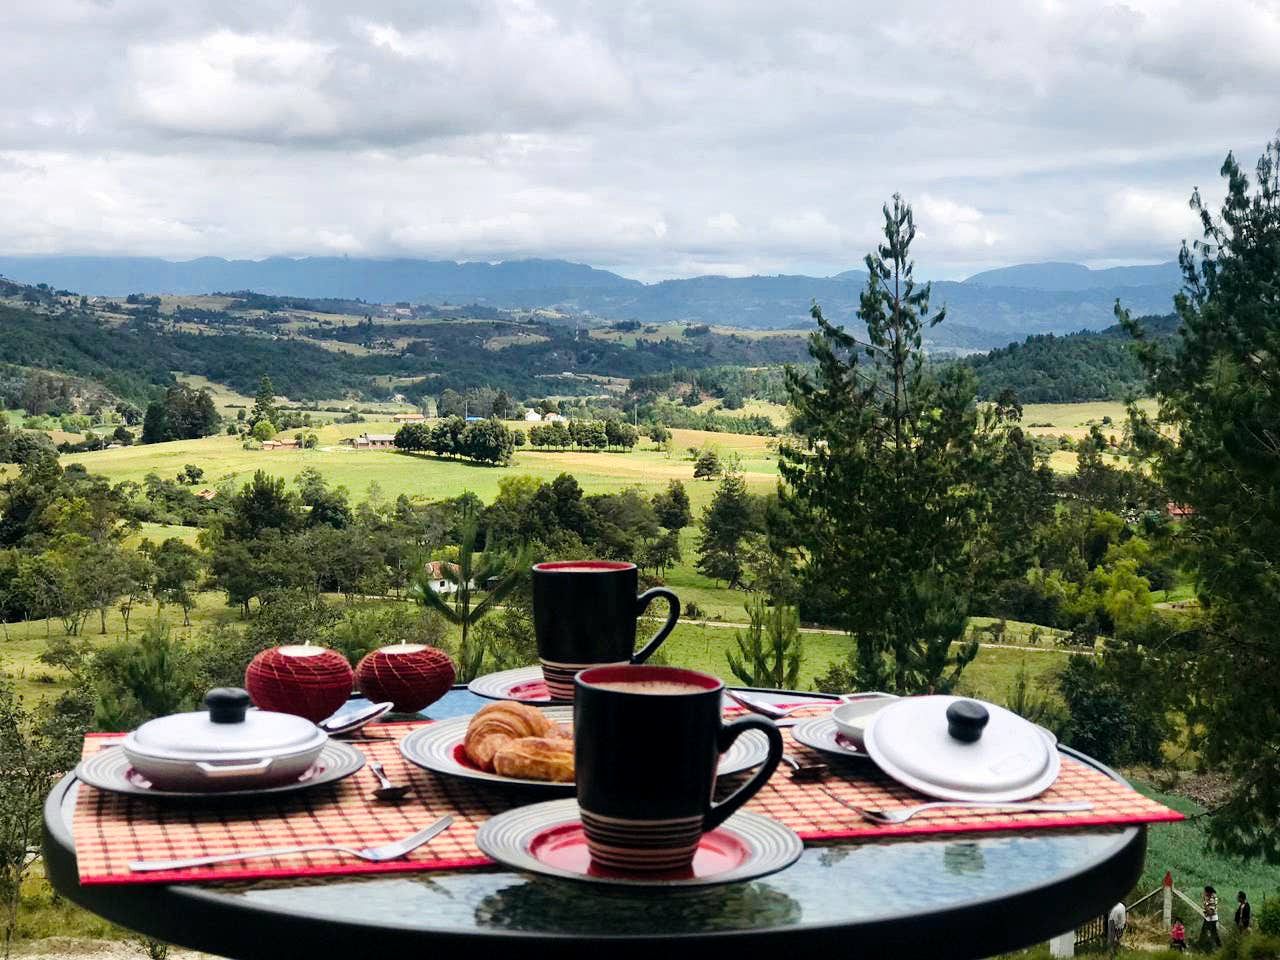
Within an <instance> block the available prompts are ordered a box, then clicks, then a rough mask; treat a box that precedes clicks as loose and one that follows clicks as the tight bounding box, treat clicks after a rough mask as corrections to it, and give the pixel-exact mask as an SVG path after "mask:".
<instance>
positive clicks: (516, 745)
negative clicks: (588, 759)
mask: <svg viewBox="0 0 1280 960" xmlns="http://www.w3.org/2000/svg"><path fill="white" fill-rule="evenodd" d="M493 771H494V773H497V774H499V775H500V776H503V777H520V778H521V779H524V780H551V781H554V782H556V783H572V782H573V741H572V740H570V739H569V738H568V737H563V736H558V737H521V738H520V739H519V740H512V741H510V742H509V743H507V744H505V745H504V746H503V747H502V748H501V749H499V750H498V752H497V753H495V754H494V755H493Z"/></svg>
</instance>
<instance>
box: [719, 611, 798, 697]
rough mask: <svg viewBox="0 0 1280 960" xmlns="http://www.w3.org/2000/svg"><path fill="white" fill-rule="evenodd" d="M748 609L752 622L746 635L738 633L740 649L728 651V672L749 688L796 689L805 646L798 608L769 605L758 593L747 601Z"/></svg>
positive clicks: (726, 655)
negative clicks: (801, 635) (796, 609)
mask: <svg viewBox="0 0 1280 960" xmlns="http://www.w3.org/2000/svg"><path fill="white" fill-rule="evenodd" d="M746 610H747V616H748V618H749V619H750V623H749V625H748V626H747V630H746V633H743V632H742V631H741V630H739V631H737V635H736V638H735V639H736V640H737V649H736V650H726V651H725V659H726V660H728V662H729V670H730V671H732V673H733V675H734V676H735V677H737V678H738V680H740V681H741V682H742V683H744V684H746V685H747V686H749V687H770V688H773V689H776V690H794V689H796V685H797V684H798V683H799V681H800V661H801V659H802V658H803V656H804V646H803V643H802V642H801V638H800V618H799V617H798V616H797V615H796V611H795V608H794V607H788V606H785V605H783V604H779V603H775V604H774V605H773V606H770V605H769V604H768V603H767V602H766V601H765V598H764V597H762V596H760V595H759V594H755V595H753V596H752V597H751V599H750V600H748V601H747V604H746Z"/></svg>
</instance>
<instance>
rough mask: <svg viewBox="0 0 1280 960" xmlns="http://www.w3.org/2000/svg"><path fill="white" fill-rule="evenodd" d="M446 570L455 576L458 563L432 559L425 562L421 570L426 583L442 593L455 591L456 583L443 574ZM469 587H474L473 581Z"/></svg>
mask: <svg viewBox="0 0 1280 960" xmlns="http://www.w3.org/2000/svg"><path fill="white" fill-rule="evenodd" d="M446 571H447V572H448V573H449V574H451V575H452V576H453V577H457V575H458V565H457V564H456V563H446V562H445V561H443V560H432V561H430V562H429V563H427V565H426V566H425V567H424V568H423V572H424V573H425V574H426V575H427V585H428V586H430V587H431V589H432V590H434V591H435V592H436V593H439V594H442V595H448V594H454V593H457V592H458V585H457V584H456V583H454V582H453V580H451V579H449V577H447V576H445V573H446ZM471 589H472V590H475V589H476V585H475V583H474V582H473V583H472V584H471Z"/></svg>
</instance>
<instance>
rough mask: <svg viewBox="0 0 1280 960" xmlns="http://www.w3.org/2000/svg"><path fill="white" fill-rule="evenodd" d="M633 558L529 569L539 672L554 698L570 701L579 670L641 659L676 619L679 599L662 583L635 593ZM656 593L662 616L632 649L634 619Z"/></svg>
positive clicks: (637, 579) (568, 562) (636, 579)
mask: <svg viewBox="0 0 1280 960" xmlns="http://www.w3.org/2000/svg"><path fill="white" fill-rule="evenodd" d="M639 583H640V575H639V571H638V570H637V569H636V565H635V564H634V563H620V562H615V561H611V560H565V561H559V562H555V563H539V564H535V565H534V568H533V628H534V633H535V635H536V636H537V641H538V659H539V660H540V661H541V662H542V676H543V679H544V680H545V681H546V684H547V691H548V692H549V693H550V694H551V698H552V699H553V700H572V699H573V695H574V686H573V678H574V675H575V674H576V673H577V672H578V671H579V670H585V669H586V668H587V667H591V666H595V665H597V664H605V663H643V662H644V661H645V660H647V659H648V658H649V657H650V656H651V655H652V654H653V652H654V651H655V650H657V649H658V646H659V645H660V644H661V643H662V641H663V640H665V639H666V638H667V635H668V634H669V633H671V631H672V629H673V628H674V627H675V625H676V621H677V620H679V618H680V598H679V597H677V596H676V595H675V594H674V593H672V592H671V591H670V590H668V589H666V588H665V587H655V588H654V589H652V590H646V591H645V592H644V593H642V594H640V595H639V596H636V591H637V589H638V588H639ZM659 597H661V598H662V599H664V600H666V601H667V604H668V606H669V610H668V611H667V621H666V623H664V624H663V625H662V629H660V630H659V631H658V632H657V634H655V635H654V636H653V637H652V638H651V639H650V640H649V641H648V642H647V643H646V644H645V645H644V647H643V648H642V649H640V650H639V651H636V620H637V619H638V618H639V617H640V615H641V614H642V613H644V611H645V608H646V607H648V606H649V604H650V603H651V602H652V601H654V600H655V599H657V598H659Z"/></svg>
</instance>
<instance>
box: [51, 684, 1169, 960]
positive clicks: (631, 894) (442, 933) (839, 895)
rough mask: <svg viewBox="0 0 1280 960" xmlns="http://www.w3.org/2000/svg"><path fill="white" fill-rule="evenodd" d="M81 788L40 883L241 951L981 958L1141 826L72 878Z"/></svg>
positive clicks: (1111, 888)
mask: <svg viewBox="0 0 1280 960" xmlns="http://www.w3.org/2000/svg"><path fill="white" fill-rule="evenodd" d="M778 696H780V697H781V696H782V695H778ZM793 699H794V697H793ZM486 702H488V701H484V700H480V699H479V698H477V697H475V696H474V695H473V694H470V693H468V692H467V691H465V690H462V689H455V690H453V691H451V692H450V693H449V694H447V695H446V696H445V698H444V699H442V700H441V701H439V702H438V703H436V704H434V705H432V707H431V708H430V709H429V710H428V711H427V712H426V715H428V716H430V717H432V718H437V719H438V718H442V717H446V716H456V715H459V714H468V713H471V712H474V711H475V710H476V709H478V708H479V707H480V706H482V705H483V704H484V703H486ZM1060 749H1063V751H1064V752H1065V753H1069V754H1071V755H1072V756H1075V757H1077V758H1079V759H1082V760H1084V761H1085V762H1088V763H1094V761H1092V760H1090V759H1089V758H1087V757H1083V756H1082V755H1080V754H1078V753H1074V752H1073V751H1070V750H1067V749H1066V748H1060ZM1094 765H1095V766H1097V767H1098V768H1099V769H1101V770H1103V771H1104V772H1107V773H1108V774H1109V775H1111V776H1115V774H1113V773H1111V771H1109V770H1106V768H1105V767H1102V766H1101V765H1100V764H1096V763H1094ZM79 789H82V787H81V785H80V784H79V782H78V781H76V779H75V778H74V776H71V775H68V776H67V777H65V778H64V779H63V780H62V781H61V782H59V783H58V785H57V786H56V787H55V789H54V790H53V792H52V793H51V794H50V795H49V797H48V799H47V801H46V803H45V811H44V820H45V840H44V854H45V870H46V873H47V875H48V877H49V880H50V882H51V883H52V884H53V886H54V887H55V888H56V889H57V890H58V891H59V892H60V893H61V894H62V895H63V896H65V897H66V898H67V899H69V900H71V901H72V902H74V903H77V904H79V905H80V906H82V907H84V908H85V909H87V910H90V911H92V912H93V913H96V914H99V915H100V916H102V917H105V918H107V919H108V920H111V921H114V922H116V923H118V924H120V925H122V926H125V927H129V928H131V929H133V930H137V931H139V932H141V933H144V934H147V935H149V936H152V937H154V938H156V939H159V940H163V941H166V942H169V943H174V944H178V945H181V946H184V947H191V948H194V949H197V950H203V951H206V952H209V953H214V954H219V955H222V956H227V957H242V958H257V957H262V958H268V957H269V958H286V957H308V958H312V960H314V958H315V957H317V956H333V955H336V954H339V953H342V954H348V955H351V956H361V957H377V956H379V955H383V954H385V955H390V956H395V955H399V954H401V953H402V952H404V954H405V955H408V952H409V951H412V952H413V953H414V954H422V953H423V952H426V951H430V953H431V954H432V955H434V956H440V957H450V956H468V955H472V956H495V955H496V951H497V950H500V949H509V950H511V951H513V952H512V954H511V956H513V957H520V958H523V957H528V956H556V957H559V958H570V957H595V958H599V957H601V956H602V955H603V954H604V952H606V951H609V950H616V949H624V950H625V949H627V948H630V947H641V946H646V947H649V948H651V949H656V950H660V951H661V955H662V957H663V958H664V960H670V958H676V957H694V956H697V957H705V956H707V955H709V952H711V951H715V952H716V955H721V954H720V951H732V952H733V953H734V954H736V955H740V956H779V955H781V952H782V951H788V952H789V951H795V950H798V949H805V950H814V949H832V950H835V949H840V950H842V951H848V950H854V951H857V952H858V953H860V954H862V955H866V956H877V955H899V956H915V955H927V956H930V957H937V958H941V957H982V956H990V955H991V954H994V953H999V952H1002V951H1006V950H1011V949H1016V948H1018V947H1022V946H1026V945H1029V944H1032V943H1036V942H1039V941H1042V940H1047V939H1048V938H1049V937H1051V936H1054V935H1056V934H1058V933H1061V932H1062V931H1064V930H1069V929H1072V928H1073V927H1074V926H1076V925H1077V924H1078V923H1080V922H1082V921H1083V920H1085V919H1087V918H1089V917H1094V916H1098V915H1099V914H1101V913H1104V912H1105V911H1106V910H1107V909H1108V908H1110V907H1111V905H1112V904H1114V903H1115V902H1116V901H1118V900H1120V899H1121V898H1122V897H1123V896H1124V894H1125V893H1127V892H1128V891H1129V889H1130V888H1131V887H1132V886H1133V884H1134V883H1135V882H1136V881H1137V879H1138V876H1139V874H1140V873H1141V871H1142V863H1143V857H1144V854H1145V852H1146V830H1145V828H1142V827H1117V828H1087V829H1081V830H1073V831H1044V832H1040V833H1033V834H1028V835H1012V834H1011V835H1001V834H987V835H983V836H981V837H973V836H966V837H957V838H952V839H946V838H933V837H930V838H929V839H922V840H910V839H907V840H901V839H900V840H890V841H882V842H859V843H850V842H830V843H822V844H807V845H806V848H805V851H804V854H803V855H802V856H801V858H800V860H799V861H797V862H796V863H795V864H794V865H792V866H791V867H789V868H787V869H786V870H783V871H782V872H780V873H775V874H773V875H771V876H768V877H764V878H762V879H759V880H753V881H749V882H745V883H739V884H729V885H724V886H716V887H704V888H700V889H696V890H681V891H670V890H660V891H635V890H631V889H622V888H603V887H595V886H591V885H588V884H583V883H576V882H572V881H560V880H553V879H547V878H538V877H533V876H530V875H525V874H521V873H516V872H513V871H510V870H506V869H503V868H500V867H492V868H481V869H469V870H453V871H437V872H431V873H422V874H416V875H406V874H397V875H392V876H381V877H378V876H375V877H364V878H350V877H335V878H331V879H319V880H316V879H308V880H305V881H278V880H274V881H261V882H254V883H244V884H222V885H207V886H200V885H175V886H162V885H156V886H151V885H140V886H136V887H129V886H124V887H122V886H90V887H82V886H80V884H79V882H78V879H77V877H78V874H77V869H76V858H75V846H74V841H73V839H72V822H71V815H72V811H73V810H74V805H75V793H76V791H77V790H79ZM85 789H90V788H85Z"/></svg>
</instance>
